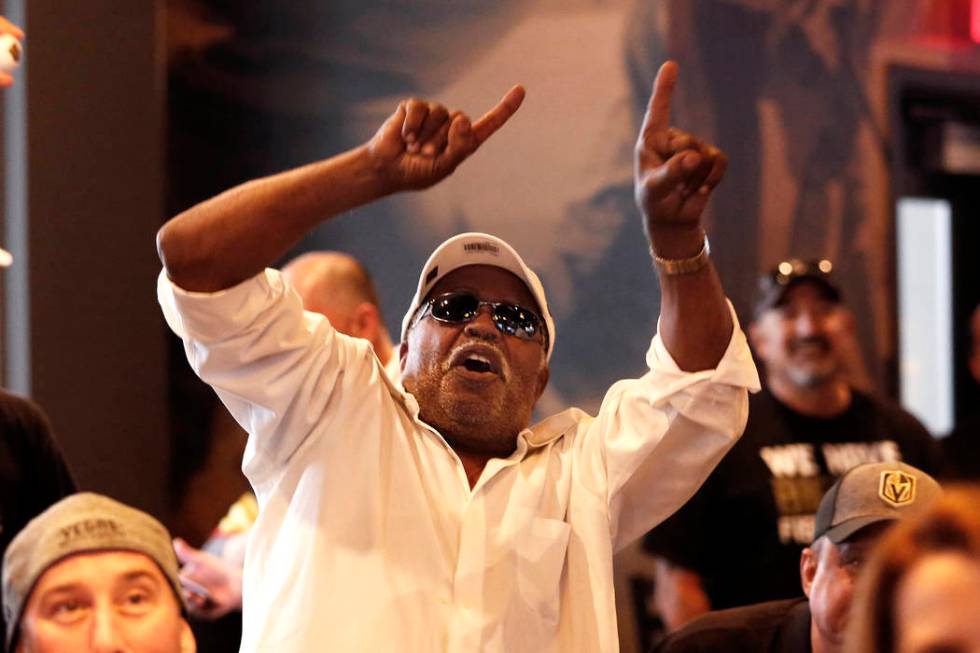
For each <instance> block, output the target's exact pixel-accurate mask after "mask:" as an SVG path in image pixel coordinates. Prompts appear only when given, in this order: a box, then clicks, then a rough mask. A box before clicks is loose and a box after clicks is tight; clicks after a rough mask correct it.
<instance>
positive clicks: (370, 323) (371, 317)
mask: <svg viewBox="0 0 980 653" xmlns="http://www.w3.org/2000/svg"><path fill="white" fill-rule="evenodd" d="M379 324H381V316H380V315H379V314H378V309H377V307H375V306H374V304H371V303H369V302H361V303H360V304H358V305H357V308H355V309H354V311H353V313H352V314H351V320H350V335H352V336H354V337H356V338H364V339H365V340H370V341H371V343H374V341H375V338H376V337H377V335H378V325H379Z"/></svg>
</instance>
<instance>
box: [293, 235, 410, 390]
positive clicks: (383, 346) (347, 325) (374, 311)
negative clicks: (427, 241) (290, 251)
mask: <svg viewBox="0 0 980 653" xmlns="http://www.w3.org/2000/svg"><path fill="white" fill-rule="evenodd" d="M282 275H283V277H284V278H285V279H286V281H288V282H289V284H290V285H291V286H292V287H293V289H294V290H296V292H297V293H299V296H300V298H301V299H302V300H303V308H304V309H305V310H307V311H311V312H313V313H320V314H321V315H324V316H326V318H327V319H328V320H330V324H332V325H333V327H334V328H335V329H337V331H340V332H341V333H344V334H346V335H349V336H353V337H355V338H363V339H365V340H367V341H368V342H370V343H371V346H372V347H373V348H374V353H375V355H377V357H378V359H379V360H380V361H381V364H382V365H384V366H385V371H386V372H387V373H388V376H389V377H391V378H392V379H397V378H398V376H399V371H398V359H397V358H396V357H394V356H392V353H393V351H394V347H393V346H392V343H391V338H390V337H389V336H388V330H387V329H385V325H384V319H383V317H382V315H381V308H380V306H379V303H378V293H377V291H376V290H375V289H374V282H373V281H372V280H371V275H369V274H368V271H367V269H365V267H364V266H363V265H361V263H360V261H358V260H357V259H355V258H354V257H353V256H350V255H349V254H343V253H341V252H309V253H307V254H303V255H301V256H299V257H297V258H295V259H293V260H292V261H290V262H289V263H288V264H287V265H286V267H284V268H283V269H282Z"/></svg>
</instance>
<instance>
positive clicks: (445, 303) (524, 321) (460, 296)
mask: <svg viewBox="0 0 980 653" xmlns="http://www.w3.org/2000/svg"><path fill="white" fill-rule="evenodd" d="M484 306H489V307H490V317H491V319H492V320H493V324H494V326H496V327H497V330H498V331H500V332H501V333H506V334H507V335H511V336H514V337H515V338H520V339H521V340H536V339H537V338H538V334H539V333H542V334H544V328H543V326H542V324H543V322H542V320H541V317H540V316H538V314H537V313H535V312H534V311H532V310H531V309H529V308H524V307H523V306H518V305H517V304H508V303H506V302H485V301H481V300H480V298H479V297H477V296H476V295H474V294H473V293H469V292H449V293H445V294H442V295H436V296H435V297H433V298H432V299H430V300H428V301H427V302H425V304H423V305H422V309H421V310H420V311H419V313H418V316H417V317H416V318H415V324H418V323H419V321H421V320H422V318H424V317H425V315H426V313H428V314H429V315H431V316H432V318H433V319H434V320H437V321H438V322H444V323H446V324H462V323H464V322H469V321H471V320H473V319H475V318H476V316H477V315H479V314H480V309H481V308H483V307H484ZM544 337H545V338H546V337H547V336H546V334H545V335H544ZM545 342H547V341H545Z"/></svg>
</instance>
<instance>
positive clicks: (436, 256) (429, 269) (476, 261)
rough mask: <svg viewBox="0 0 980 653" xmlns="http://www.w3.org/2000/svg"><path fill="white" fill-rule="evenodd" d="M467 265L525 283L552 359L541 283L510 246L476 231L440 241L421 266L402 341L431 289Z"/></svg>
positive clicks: (551, 325)
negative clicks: (488, 267)
mask: <svg viewBox="0 0 980 653" xmlns="http://www.w3.org/2000/svg"><path fill="white" fill-rule="evenodd" d="M467 265H492V266H494V267H497V268H501V269H504V270H507V271H508V272H510V273H511V274H513V275H514V276H516V277H517V278H518V279H520V280H521V281H523V282H524V285H525V286H527V289H528V290H529V291H531V296H533V297H534V301H536V302H537V303H538V311H539V312H540V313H541V319H543V320H544V325H545V329H546V331H547V333H546V335H547V337H548V351H547V352H546V353H547V358H548V360H551V352H553V351H554V349H555V320H554V318H552V316H551V311H550V310H548V300H547V299H546V298H545V295H544V286H542V285H541V280H540V279H538V275H536V274H535V273H534V271H533V270H532V269H531V268H529V267H528V266H527V265H526V264H525V263H524V260H523V259H521V257H520V255H519V254H518V253H517V252H516V251H515V250H514V248H513V247H511V246H510V245H508V244H507V243H506V242H504V241H503V240H501V239H500V238H497V237H496V236H491V235H490V234H484V233H479V232H475V231H474V232H468V233H464V234H459V235H456V236H453V237H452V238H450V239H449V240H447V241H445V242H443V243H442V244H441V245H439V246H438V247H436V249H435V251H434V252H432V255H431V256H429V260H428V261H426V262H425V265H424V266H422V274H421V275H419V284H418V288H417V289H416V291H415V296H414V297H413V298H412V304H411V306H409V308H408V312H407V313H405V317H404V319H402V332H401V339H402V341H404V340H405V339H406V338H407V337H408V328H409V326H410V325H411V323H412V318H413V317H415V313H416V312H418V310H419V307H421V306H422V302H423V301H424V300H425V297H426V295H428V294H429V291H430V290H432V287H433V286H435V285H436V283H438V282H439V279H442V278H443V277H444V276H446V275H447V274H449V273H450V272H452V271H453V270H458V269H459V268H462V267H466V266H467Z"/></svg>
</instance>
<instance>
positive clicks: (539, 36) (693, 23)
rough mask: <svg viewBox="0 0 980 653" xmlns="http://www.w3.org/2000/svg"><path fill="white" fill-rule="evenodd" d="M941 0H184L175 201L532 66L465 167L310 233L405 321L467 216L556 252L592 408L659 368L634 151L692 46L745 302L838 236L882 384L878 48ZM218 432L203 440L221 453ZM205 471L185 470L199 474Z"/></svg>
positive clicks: (884, 311) (564, 369) (561, 296)
mask: <svg viewBox="0 0 980 653" xmlns="http://www.w3.org/2000/svg"><path fill="white" fill-rule="evenodd" d="M924 4H928V3H923V2H919V1H918V0H902V1H901V2H895V1H894V0H639V1H638V0H498V1H497V2H479V1H475V0H335V1H327V0H292V1H290V2H274V1H272V0H265V1H262V0H252V1H246V0H169V2H168V60H169V100H168V101H169V116H170V117H169V129H170V135H169V143H170V152H169V155H170V162H169V174H170V177H169V197H170V207H169V208H170V212H171V213H174V212H177V211H179V210H181V209H183V208H185V207H187V206H189V205H190V204H192V203H194V202H197V201H199V200H201V199H204V198H205V197H207V196H209V195H212V194H215V193H217V192H218V191H220V190H222V189H224V188H227V187H229V186H231V185H233V184H235V183H238V182H241V181H244V180H246V179H249V178H252V177H255V176H259V175H263V174H268V173H272V172H276V171H279V170H282V169H284V168H287V167H291V166H295V165H299V164H302V163H306V162H309V161H312V160H315V159H318V158H321V157H324V156H328V155H330V154H333V153H336V152H339V151H341V150H343V149H345V148H348V147H351V146H353V145H355V144H358V143H360V142H362V141H364V140H365V139H366V138H368V137H369V136H370V135H371V134H372V133H373V131H374V130H375V129H376V128H377V127H378V125H379V124H380V123H381V121H382V120H383V119H384V118H385V117H386V116H387V115H388V114H389V113H390V112H391V111H392V110H393V109H394V107H395V106H396V104H397V102H398V100H400V99H401V98H403V97H406V96H420V97H426V98H433V99H438V100H440V101H442V102H444V103H446V104H448V105H450V106H451V107H458V108H462V109H464V110H466V111H468V112H471V113H479V112H481V111H482V110H483V109H485V108H486V107H489V106H490V105H491V104H492V103H493V102H494V101H495V100H496V99H497V98H498V97H499V96H500V95H501V94H503V93H504V92H505V91H506V90H507V89H508V88H509V87H510V85H511V84H513V83H517V82H520V83H523V84H524V85H525V86H526V87H527V90H528V96H527V100H526V102H525V105H524V106H523V107H522V109H521V110H520V112H519V113H518V115H517V116H516V117H515V119H514V120H513V121H511V123H510V124H508V125H507V127H506V128H505V129H503V130H502V131H501V132H500V133H499V134H498V135H497V136H496V137H495V138H494V139H493V140H492V141H490V142H489V143H488V145H487V146H486V147H485V148H484V149H483V150H481V151H480V152H479V153H478V155H477V156H475V157H474V158H473V159H472V160H470V161H468V162H467V163H466V164H464V166H462V167H461V168H460V170H458V171H457V173H456V174H455V175H454V176H453V177H452V178H450V179H449V180H448V181H446V182H445V183H443V184H442V185H440V186H438V187H437V188H436V189H433V190H430V191H427V192H425V193H421V194H414V195H404V196H399V197H396V198H391V199H389V200H386V201H383V202H380V203H378V204H376V205H374V206H372V207H368V208H366V209H363V210H359V211H357V212H355V213H353V214H351V215H347V216H344V217H342V218H340V219H338V220H335V221H332V222H331V223H330V224H328V225H325V226H324V227H322V228H321V229H319V230H318V231H316V232H315V233H314V234H312V235H311V236H310V237H309V238H308V239H307V240H306V241H305V242H304V243H303V246H302V249H310V248H330V249H341V250H347V251H350V252H352V253H354V254H355V255H356V256H358V257H359V258H360V259H361V260H362V261H364V263H365V264H366V265H367V266H368V268H369V269H370V270H371V271H372V273H373V274H374V275H375V277H376V281H377V283H378V286H379V291H380V293H381V300H382V305H383V307H384V309H385V311H386V318H387V323H388V325H389V328H390V329H391V330H392V332H393V333H397V325H398V323H399V322H400V319H401V316H402V312H403V311H404V310H405V308H406V307H407V304H408V300H409V298H410V296H411V294H412V291H413V288H414V284H415V281H416V274H417V271H418V270H419V269H420V266H421V264H422V262H423V261H424V259H425V257H426V256H427V254H428V253H429V252H430V251H431V249H432V248H433V247H434V246H435V245H436V244H437V243H438V242H439V241H441V240H442V239H443V238H445V237H447V236H448V235H450V234H452V233H455V232H458V231H462V230H483V231H489V232H492V233H495V234H497V235H499V236H501V237H503V238H505V239H507V240H509V241H510V242H511V243H513V244H514V245H515V246H516V247H517V249H518V250H520V251H522V252H523V253H524V254H525V255H526V258H527V260H528V261H529V263H530V264H531V265H532V266H533V267H535V268H536V269H537V270H538V271H539V273H540V274H541V276H542V278H543V280H544V283H545V286H546V287H547V289H548V292H549V298H550V299H551V302H552V305H553V309H554V311H555V314H556V318H557V322H558V347H557V349H556V353H555V357H554V360H553V366H552V368H553V369H552V375H551V378H552V382H551V387H550V388H549V390H548V392H547V393H546V395H545V397H544V398H543V399H542V403H541V405H540V411H541V412H542V413H550V412H552V411H555V410H558V409H561V408H562V407H564V406H566V405H570V404H574V405H578V406H582V407H584V408H587V409H589V410H594V409H595V408H596V407H597V404H598V401H599V400H600V399H601V397H602V394H603V392H604V391H605V389H606V388H607V387H608V386H609V385H610V383H611V382H613V381H614V380H615V379H618V378H621V377H624V376H635V375H637V374H640V373H642V371H643V369H644V364H643V356H644V353H645V351H646V348H647V346H648V344H649V339H650V337H651V335H652V333H653V331H654V328H655V324H656V317H657V312H658V301H659V298H658V296H657V284H656V281H655V278H654V276H653V275H654V272H653V270H652V266H651V264H650V260H649V255H648V252H647V248H646V244H645V241H644V238H643V235H642V231H641V226H640V221H639V218H638V215H637V211H636V210H635V208H634V206H633V200H632V186H631V157H632V145H633V140H634V138H635V132H636V128H637V125H638V123H639V119H640V112H641V111H642V109H643V107H644V105H645V102H646V100H647V96H648V93H649V89H650V85H651V84H652V80H653V75H654V73H655V71H656V69H657V67H658V66H659V64H660V63H661V62H662V61H663V59H664V58H665V57H668V56H670V57H674V58H676V59H678V61H679V62H680V64H681V80H680V85H679V93H678V97H677V103H676V109H675V122H676V123H677V124H679V125H681V126H683V127H684V128H685V129H688V130H691V131H694V132H696V133H699V134H701V135H703V136H705V137H706V138H709V139H712V140H714V141H715V142H716V143H717V144H718V145H719V146H721V147H722V148H723V149H724V150H726V151H727V153H728V155H729V157H730V166H729V172H728V176H727V178H726V180H725V181H724V183H723V184H722V186H721V187H720V189H719V192H717V193H716V196H715V198H714V200H713V209H712V213H711V218H710V235H711V239H712V244H713V256H714V258H715V260H716V262H717V265H718V266H719V268H720V271H721V274H722V278H723V280H724V282H725V286H726V289H727V291H728V293H729V295H730V296H731V297H732V299H733V301H734V303H735V306H736V309H737V310H738V312H739V315H740V316H741V318H742V320H743V321H746V320H747V319H748V318H749V316H750V310H751V299H752V294H753V291H754V287H755V280H756V277H757V275H758V274H759V273H760V272H762V271H764V270H766V269H768V268H770V267H772V266H773V265H774V264H775V263H776V262H778V261H779V260H781V259H783V258H786V257H789V256H801V257H814V258H815V257H826V258H830V259H832V260H833V261H834V262H835V264H836V268H837V272H838V273H839V274H840V276H841V278H842V281H843V286H844V289H845V292H846V294H847V295H848V298H849V300H850V301H851V302H852V303H853V306H854V308H855V309H856V311H857V313H858V321H859V324H860V329H861V333H860V337H861V342H862V345H863V348H864V351H865V354H866V355H867V356H868V358H869V361H868V362H869V365H870V367H871V370H872V373H873V375H874V376H875V378H876V379H877V381H878V382H879V384H880V383H881V381H882V379H883V369H884V365H883V363H884V362H886V361H888V360H889V358H890V357H891V356H892V355H893V348H894V336H893V334H892V332H891V319H892V318H891V311H892V307H891V302H892V298H891V295H892V288H891V257H890V250H889V247H890V245H889V243H890V232H889V223H890V197H889V188H888V184H887V179H886V171H887V149H888V143H887V136H886V134H885V129H884V118H883V115H884V110H883V107H882V106H881V103H880V98H878V97H877V95H876V93H877V92H878V89H877V84H878V83H879V81H880V80H878V78H877V77H876V76H875V75H876V73H875V66H874V65H873V63H874V62H873V53H874V48H875V46H876V44H877V43H879V42H881V41H882V40H883V39H886V38H891V37H893V36H897V35H901V34H903V33H905V32H907V31H908V30H910V29H913V28H914V26H915V24H916V23H915V21H916V17H917V16H918V15H919V10H920V5H924ZM178 353H179V352H178ZM174 358H175V361H176V362H175V363H174V369H175V374H180V373H181V372H180V369H179V368H180V366H182V365H183V366H184V367H186V364H185V363H183V357H182V356H179V355H175V357H174ZM179 398H180V395H179V393H176V394H175V402H177V401H178V400H179ZM178 409H179V406H178ZM181 437H193V436H187V435H186V434H185V436H181ZM210 446H211V445H209V444H208V442H207V438H204V439H202V441H201V442H199V443H192V444H186V445H185V446H184V447H183V450H184V451H187V452H193V451H195V450H196V452H197V453H196V455H197V456H198V457H199V459H200V460H204V457H205V456H206V451H207V449H208V447H210ZM198 472H199V470H197V469H189V468H185V469H183V470H181V471H180V472H179V473H176V475H175V478H176V485H177V486H178V489H179V487H180V486H181V484H182V483H183V484H186V482H187V479H188V478H190V477H192V476H193V475H194V474H196V473H198ZM204 512H206V511H204Z"/></svg>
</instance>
